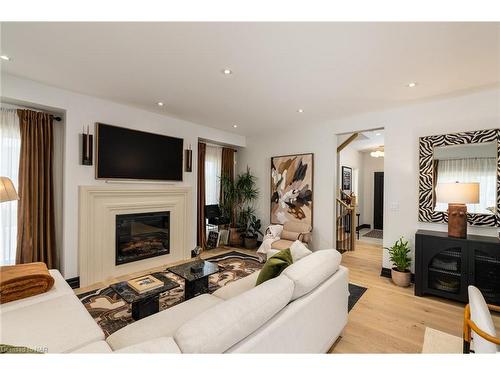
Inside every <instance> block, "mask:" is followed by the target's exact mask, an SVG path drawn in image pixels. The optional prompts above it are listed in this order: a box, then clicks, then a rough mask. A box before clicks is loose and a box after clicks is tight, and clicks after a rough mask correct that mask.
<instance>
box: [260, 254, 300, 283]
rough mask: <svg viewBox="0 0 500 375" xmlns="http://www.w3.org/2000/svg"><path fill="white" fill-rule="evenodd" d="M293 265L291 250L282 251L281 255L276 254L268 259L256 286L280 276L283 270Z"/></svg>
mask: <svg viewBox="0 0 500 375" xmlns="http://www.w3.org/2000/svg"><path fill="white" fill-rule="evenodd" d="M292 263H293V260H292V253H290V249H285V250H281V251H280V252H279V253H277V254H274V255H273V256H272V257H270V258H267V261H266V263H265V264H264V267H262V269H261V270H260V272H259V276H258V277H257V281H256V282H255V285H259V284H262V283H263V282H265V281H267V280H270V279H273V278H275V277H276V276H279V274H280V273H281V272H283V270H284V269H285V268H286V267H288V266H289V265H290V264H292Z"/></svg>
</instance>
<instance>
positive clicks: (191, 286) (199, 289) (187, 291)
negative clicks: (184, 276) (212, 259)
mask: <svg viewBox="0 0 500 375" xmlns="http://www.w3.org/2000/svg"><path fill="white" fill-rule="evenodd" d="M204 293H208V276H205V277H202V278H200V279H196V280H193V281H189V280H185V286H184V300H185V301H187V300H188V299H191V298H194V297H196V296H199V295H200V294H204Z"/></svg>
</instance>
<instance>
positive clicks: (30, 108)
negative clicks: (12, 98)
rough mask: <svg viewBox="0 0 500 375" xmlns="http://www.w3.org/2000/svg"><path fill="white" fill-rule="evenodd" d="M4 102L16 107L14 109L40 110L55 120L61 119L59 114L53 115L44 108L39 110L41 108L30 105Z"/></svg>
mask: <svg viewBox="0 0 500 375" xmlns="http://www.w3.org/2000/svg"><path fill="white" fill-rule="evenodd" d="M4 103H5V104H7V105H9V106H14V107H16V109H29V110H31V111H35V112H42V113H46V114H48V115H50V116H52V119H53V120H56V121H61V120H62V117H61V116H58V115H55V114H53V113H50V112H48V111H44V110H41V109H38V108H32V107H26V106H23V105H18V104H10V103H7V102H4ZM5 108H6V107H5ZM6 109H14V108H6Z"/></svg>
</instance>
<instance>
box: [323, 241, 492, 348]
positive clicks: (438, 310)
mask: <svg viewBox="0 0 500 375" xmlns="http://www.w3.org/2000/svg"><path fill="white" fill-rule="evenodd" d="M342 258H343V259H342V264H343V265H344V266H346V267H347V268H349V280H350V282H351V283H353V284H357V285H360V286H364V287H366V288H368V290H367V291H366V292H365V293H364V295H363V296H362V297H361V299H360V300H359V301H358V302H357V303H356V305H355V306H354V308H353V309H352V310H351V312H350V313H349V321H348V324H347V326H346V328H345V330H344V332H343V334H342V339H341V340H339V341H338V342H337V343H336V344H335V345H334V347H333V348H332V349H331V352H332V353H420V352H421V350H422V344H423V340H424V331H425V327H430V328H434V329H437V330H440V331H443V332H446V333H449V334H452V335H455V336H459V337H461V336H462V324H463V310H464V305H463V304H461V303H456V302H452V301H448V300H445V299H441V298H436V297H416V296H415V295H414V294H413V286H411V287H409V288H400V287H397V286H396V285H394V284H393V283H392V281H391V280H390V279H389V278H385V277H380V269H381V265H382V247H381V246H380V245H375V244H371V243H365V242H361V241H358V243H357V244H356V251H354V252H348V253H344V254H343V255H342ZM494 321H495V326H496V328H497V331H499V332H500V316H495V317H494Z"/></svg>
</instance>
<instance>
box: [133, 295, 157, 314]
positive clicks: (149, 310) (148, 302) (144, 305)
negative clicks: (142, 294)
mask: <svg viewBox="0 0 500 375" xmlns="http://www.w3.org/2000/svg"><path fill="white" fill-rule="evenodd" d="M159 311H160V296H159V295H156V296H152V297H149V298H145V299H141V300H139V301H137V302H133V303H132V318H133V319H134V320H139V319H142V318H145V317H146V316H150V315H153V314H156V313H157V312H159Z"/></svg>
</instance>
